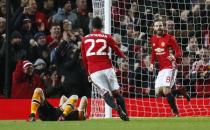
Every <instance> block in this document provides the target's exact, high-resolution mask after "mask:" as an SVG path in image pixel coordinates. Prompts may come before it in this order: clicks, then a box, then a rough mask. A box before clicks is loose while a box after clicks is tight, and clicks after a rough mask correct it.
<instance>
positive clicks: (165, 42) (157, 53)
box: [150, 20, 182, 116]
mask: <svg viewBox="0 0 210 130" xmlns="http://www.w3.org/2000/svg"><path fill="white" fill-rule="evenodd" d="M153 28H154V32H155V35H153V36H152V37H151V39H150V43H151V46H152V54H151V64H150V71H153V68H154V62H155V59H157V60H158V63H159V69H160V71H159V72H158V76H157V79H156V81H155V93H156V95H157V96H158V95H161V94H164V95H165V96H166V97H167V101H168V103H169V105H170V107H171V108H172V110H173V113H174V114H175V115H177V116H178V114H179V112H178V109H177V106H176V102H175V98H174V96H173V95H172V94H171V88H172V87H173V85H174V83H175V78H176V74H177V69H176V59H177V58H179V57H181V56H182V51H181V49H180V48H179V46H178V44H177V42H176V40H175V38H174V36H172V35H169V34H167V33H165V27H164V23H163V21H161V20H156V21H154V27H153ZM170 49H172V50H173V51H174V52H175V54H174V55H173V54H172V53H170Z"/></svg>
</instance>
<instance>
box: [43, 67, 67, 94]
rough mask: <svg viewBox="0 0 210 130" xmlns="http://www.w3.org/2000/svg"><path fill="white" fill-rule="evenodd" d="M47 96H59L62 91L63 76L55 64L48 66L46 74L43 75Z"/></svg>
mask: <svg viewBox="0 0 210 130" xmlns="http://www.w3.org/2000/svg"><path fill="white" fill-rule="evenodd" d="M43 80H44V84H45V85H46V95H47V96H48V97H60V96H61V95H62V93H64V92H63V91H64V89H63V82H64V80H65V77H64V76H63V75H61V74H60V72H59V71H58V70H57V67H56V66H50V67H49V69H48V72H47V74H45V75H44V77H43Z"/></svg>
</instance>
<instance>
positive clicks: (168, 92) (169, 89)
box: [163, 87, 171, 95]
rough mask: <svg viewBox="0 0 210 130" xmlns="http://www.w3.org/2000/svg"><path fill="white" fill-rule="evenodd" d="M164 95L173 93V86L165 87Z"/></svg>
mask: <svg viewBox="0 0 210 130" xmlns="http://www.w3.org/2000/svg"><path fill="white" fill-rule="evenodd" d="M163 93H164V95H168V94H170V93H171V88H170V87H165V88H164V91H163Z"/></svg>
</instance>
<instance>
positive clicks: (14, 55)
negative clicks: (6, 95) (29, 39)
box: [0, 31, 27, 91]
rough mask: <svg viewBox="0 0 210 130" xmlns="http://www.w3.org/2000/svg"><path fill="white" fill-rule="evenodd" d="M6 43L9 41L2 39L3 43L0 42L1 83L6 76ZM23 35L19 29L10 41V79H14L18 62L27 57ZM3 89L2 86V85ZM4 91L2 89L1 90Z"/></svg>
mask: <svg viewBox="0 0 210 130" xmlns="http://www.w3.org/2000/svg"><path fill="white" fill-rule="evenodd" d="M6 44H7V42H6V41H5V40H4V39H2V43H0V60H1V62H0V65H1V71H0V74H1V76H2V77H1V76H0V77H1V85H2V84H4V82H3V81H4V78H5V77H4V76H5V74H4V73H5V56H6ZM22 45H23V44H22V35H21V34H20V33H19V32H18V31H14V32H12V34H11V37H10V41H9V45H8V46H9V52H8V53H9V64H8V68H9V70H8V71H9V73H8V75H9V77H8V78H9V79H10V81H12V79H11V78H12V72H13V71H14V70H15V66H16V63H17V62H18V61H19V60H21V59H25V58H26V55H27V53H26V51H25V50H24V49H23V46H22ZM0 89H1V86H0ZM0 91H2V90H0Z"/></svg>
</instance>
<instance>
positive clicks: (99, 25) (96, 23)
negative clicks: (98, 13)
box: [92, 17, 103, 29]
mask: <svg viewBox="0 0 210 130" xmlns="http://www.w3.org/2000/svg"><path fill="white" fill-rule="evenodd" d="M92 27H93V28H96V29H102V28H103V24H102V20H101V18H99V17H95V18H93V20H92Z"/></svg>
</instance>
